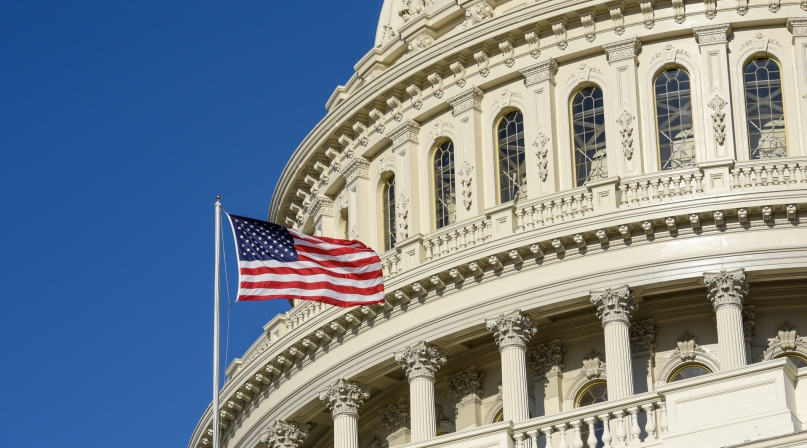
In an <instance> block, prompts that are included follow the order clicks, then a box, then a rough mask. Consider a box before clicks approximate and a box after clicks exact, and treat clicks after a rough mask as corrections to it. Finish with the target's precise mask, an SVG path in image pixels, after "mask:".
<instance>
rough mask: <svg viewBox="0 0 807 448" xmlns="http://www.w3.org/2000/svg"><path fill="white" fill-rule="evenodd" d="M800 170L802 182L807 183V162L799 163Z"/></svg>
mask: <svg viewBox="0 0 807 448" xmlns="http://www.w3.org/2000/svg"><path fill="white" fill-rule="evenodd" d="M799 172H800V173H801V183H803V184H805V183H807V163H802V164H799Z"/></svg>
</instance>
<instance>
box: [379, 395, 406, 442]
mask: <svg viewBox="0 0 807 448" xmlns="http://www.w3.org/2000/svg"><path fill="white" fill-rule="evenodd" d="M381 426H383V427H384V429H386V430H387V434H392V433H394V432H395V431H399V430H401V429H405V428H406V429H408V428H409V402H408V401H407V400H406V399H405V398H399V399H398V400H396V401H395V402H393V403H392V404H391V405H389V406H387V408H386V409H384V410H382V411H381Z"/></svg>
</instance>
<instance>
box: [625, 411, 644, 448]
mask: <svg viewBox="0 0 807 448" xmlns="http://www.w3.org/2000/svg"><path fill="white" fill-rule="evenodd" d="M628 412H629V413H630V436H631V437H630V444H631V445H638V444H640V443H642V440H641V437H640V436H641V435H642V428H639V408H636V407H634V408H630V409H628Z"/></svg>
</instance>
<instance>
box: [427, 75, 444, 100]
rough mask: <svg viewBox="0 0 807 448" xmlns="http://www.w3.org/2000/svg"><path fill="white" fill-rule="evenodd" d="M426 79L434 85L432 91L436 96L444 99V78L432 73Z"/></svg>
mask: <svg viewBox="0 0 807 448" xmlns="http://www.w3.org/2000/svg"><path fill="white" fill-rule="evenodd" d="M426 79H427V80H428V81H429V83H430V84H431V85H432V91H434V96H436V97H437V98H442V97H443V93H444V91H443V78H442V77H440V75H438V74H437V73H432V74H431V75H429V76H427V77H426Z"/></svg>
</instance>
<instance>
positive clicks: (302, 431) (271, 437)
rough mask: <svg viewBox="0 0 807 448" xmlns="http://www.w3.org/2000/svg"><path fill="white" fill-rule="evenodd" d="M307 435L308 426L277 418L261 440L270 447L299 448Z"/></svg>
mask: <svg viewBox="0 0 807 448" xmlns="http://www.w3.org/2000/svg"><path fill="white" fill-rule="evenodd" d="M306 437H308V426H300V425H298V424H297V422H284V421H283V420H277V421H275V422H274V423H273V424H272V426H270V427H269V429H267V430H266V432H264V433H263V434H262V435H261V442H263V443H265V444H266V446H267V447H269V448H298V447H299V446H300V445H302V444H303V441H305V438H306Z"/></svg>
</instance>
